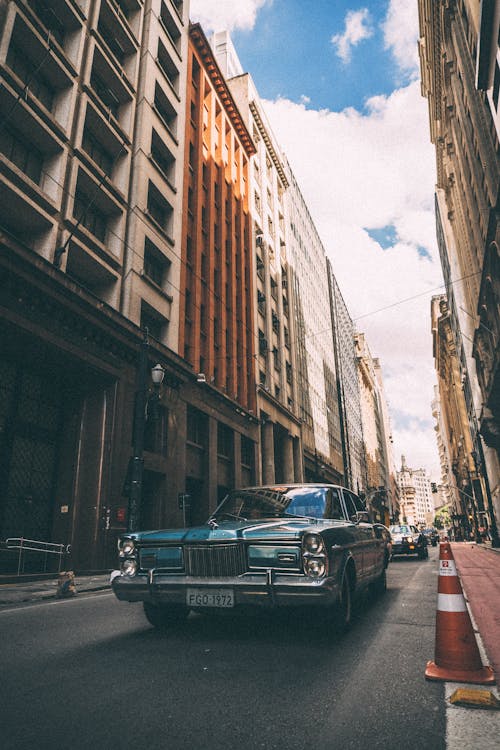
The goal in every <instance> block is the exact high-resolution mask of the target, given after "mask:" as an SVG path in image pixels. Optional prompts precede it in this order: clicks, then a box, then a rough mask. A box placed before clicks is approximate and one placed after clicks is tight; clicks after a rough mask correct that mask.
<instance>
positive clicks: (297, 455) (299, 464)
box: [292, 438, 304, 484]
mask: <svg viewBox="0 0 500 750" xmlns="http://www.w3.org/2000/svg"><path fill="white" fill-rule="evenodd" d="M292 441H293V443H292V446H293V468H294V480H295V481H296V482H298V483H299V484H303V482H304V463H303V461H302V449H301V444H300V438H292Z"/></svg>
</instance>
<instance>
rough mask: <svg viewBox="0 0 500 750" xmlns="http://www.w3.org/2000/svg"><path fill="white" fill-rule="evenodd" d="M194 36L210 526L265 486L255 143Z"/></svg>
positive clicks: (200, 374)
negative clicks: (213, 515)
mask: <svg viewBox="0 0 500 750" xmlns="http://www.w3.org/2000/svg"><path fill="white" fill-rule="evenodd" d="M189 40H190V44H189V54H188V88H187V112H188V116H187V127H186V161H185V168H184V204H185V209H186V210H185V212H184V217H183V238H182V268H181V292H182V294H181V300H182V308H183V309H182V314H181V319H180V321H181V322H180V327H179V353H180V355H181V356H182V357H183V359H184V360H185V361H186V362H187V363H189V365H191V367H192V368H193V372H194V373H196V374H197V380H198V381H199V382H200V383H202V384H203V385H204V389H203V391H202V392H200V399H199V402H198V403H197V404H195V403H193V404H190V405H189V406H188V414H187V441H188V447H187V454H186V493H187V494H188V495H189V496H190V511H189V514H188V517H187V521H188V522H189V523H201V522H203V520H205V519H206V518H207V517H208V514H209V513H210V511H211V510H212V509H213V508H214V507H215V505H216V504H217V502H218V501H219V500H220V499H222V497H223V496H224V495H225V494H226V492H227V490H228V489H229V488H231V487H234V486H235V484H236V485H241V484H242V483H243V484H249V483H250V484H251V483H253V482H255V464H256V461H255V458H256V456H255V446H256V435H255V432H256V429H257V417H256V400H255V370H254V358H255V337H254V313H253V288H254V278H253V264H252V250H251V248H252V246H253V239H252V230H253V228H252V223H251V217H250V213H249V187H248V186H249V162H250V158H251V157H252V156H253V155H254V154H255V146H254V143H253V141H252V138H251V136H250V133H249V131H248V129H247V127H246V125H245V123H244V121H243V119H242V117H241V114H240V112H239V110H238V107H237V105H236V103H235V101H234V99H233V97H232V95H231V92H230V90H229V88H228V86H227V84H226V81H225V79H224V76H223V75H222V73H221V71H220V69H219V67H218V65H217V62H216V60H215V58H214V56H213V53H212V49H211V47H210V45H209V43H208V40H207V38H206V37H205V35H204V33H203V30H202V29H201V27H200V25H199V24H192V25H190V29H189ZM213 398H215V399H216V403H214V402H212V401H211V399H213ZM243 417H245V418H244V419H243ZM238 421H239V423H240V424H238ZM241 467H243V468H241Z"/></svg>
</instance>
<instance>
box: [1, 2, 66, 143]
mask: <svg viewBox="0 0 500 750" xmlns="http://www.w3.org/2000/svg"><path fill="white" fill-rule="evenodd" d="M6 65H7V68H8V69H10V72H11V75H10V76H9V77H10V78H11V80H12V85H13V87H15V88H16V89H17V94H18V96H23V97H24V98H25V99H26V100H27V101H29V103H30V105H31V106H33V107H34V109H38V110H39V111H40V112H41V113H42V114H45V115H46V113H49V114H50V115H51V118H53V119H54V121H55V122H56V123H58V124H59V125H61V127H62V128H67V126H68V115H69V113H68V109H69V108H68V97H69V96H70V95H71V89H72V87H73V74H72V72H71V71H70V70H69V69H68V67H67V66H66V65H65V63H64V62H63V61H62V60H61V59H60V58H59V57H57V56H56V55H55V54H54V52H53V51H52V49H51V48H50V46H48V45H47V41H46V39H44V38H43V37H41V36H40V35H39V33H38V32H37V31H36V30H35V29H34V28H33V27H32V26H30V25H29V24H28V23H27V21H26V20H25V19H24V17H23V16H21V15H20V14H19V13H18V14H17V15H16V17H15V21H14V25H13V29H12V35H11V38H10V42H9V48H8V51H7V57H6Z"/></svg>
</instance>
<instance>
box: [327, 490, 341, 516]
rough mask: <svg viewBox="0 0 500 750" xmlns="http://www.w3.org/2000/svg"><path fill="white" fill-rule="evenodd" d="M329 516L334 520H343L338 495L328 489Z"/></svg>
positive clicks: (337, 492)
mask: <svg viewBox="0 0 500 750" xmlns="http://www.w3.org/2000/svg"><path fill="white" fill-rule="evenodd" d="M329 516H330V518H335V519H337V520H341V521H343V520H344V511H343V510H342V503H341V500H340V493H339V491H338V490H337V489H334V488H332V489H330V509H329Z"/></svg>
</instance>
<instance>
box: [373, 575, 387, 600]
mask: <svg viewBox="0 0 500 750" xmlns="http://www.w3.org/2000/svg"><path fill="white" fill-rule="evenodd" d="M370 591H371V592H372V594H374V596H382V594H383V593H385V592H386V591H387V571H386V569H385V568H384V570H383V571H382V573H381V574H380V575H379V577H378V578H377V580H376V581H373V583H371V584H370Z"/></svg>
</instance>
